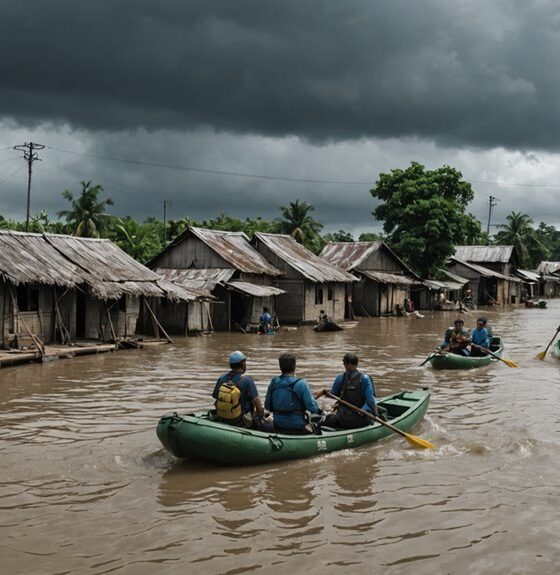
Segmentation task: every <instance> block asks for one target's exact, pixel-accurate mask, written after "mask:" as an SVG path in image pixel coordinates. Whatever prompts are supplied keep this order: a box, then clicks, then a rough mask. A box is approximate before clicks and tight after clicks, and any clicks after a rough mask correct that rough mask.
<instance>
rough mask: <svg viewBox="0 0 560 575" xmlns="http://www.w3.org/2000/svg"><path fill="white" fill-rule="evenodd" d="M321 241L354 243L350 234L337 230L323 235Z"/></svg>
mask: <svg viewBox="0 0 560 575" xmlns="http://www.w3.org/2000/svg"><path fill="white" fill-rule="evenodd" d="M323 241H324V242H325V243H326V242H355V241H356V240H355V239H354V236H353V235H352V234H351V233H350V232H345V231H344V230H338V232H333V233H330V234H323Z"/></svg>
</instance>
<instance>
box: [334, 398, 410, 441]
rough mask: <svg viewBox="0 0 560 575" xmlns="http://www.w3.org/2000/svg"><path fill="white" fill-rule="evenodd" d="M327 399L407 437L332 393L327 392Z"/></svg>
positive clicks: (405, 435)
mask: <svg viewBox="0 0 560 575" xmlns="http://www.w3.org/2000/svg"><path fill="white" fill-rule="evenodd" d="M325 395H326V396H327V397H330V398H331V399H334V400H336V401H338V403H340V404H342V405H345V406H346V407H348V408H350V409H352V410H354V411H355V412H356V413H359V414H360V415H365V416H366V417H369V418H370V419H373V421H376V422H377V423H381V425H384V426H385V427H388V428H389V429H392V430H393V431H394V432H395V433H398V434H399V435H402V436H403V437H407V436H408V434H407V433H405V432H404V431H402V430H401V429H399V428H398V427H395V426H394V425H391V424H390V423H387V422H386V421H383V420H382V419H381V418H380V417H376V416H375V415H373V413H370V412H369V411H365V410H364V409H361V408H359V407H356V406H355V405H352V404H351V403H348V402H347V401H344V399H341V398H340V397H337V396H336V395H333V394H332V393H330V392H328V391H327V393H326V394H325Z"/></svg>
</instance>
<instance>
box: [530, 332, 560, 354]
mask: <svg viewBox="0 0 560 575" xmlns="http://www.w3.org/2000/svg"><path fill="white" fill-rule="evenodd" d="M559 332H560V326H558V329H557V330H556V333H555V334H554V335H553V336H552V339H551V340H550V342H549V344H548V345H547V346H546V349H545V350H544V351H539V353H537V355H536V358H537V359H540V360H541V361H542V360H543V359H544V356H545V355H546V352H547V351H548V348H549V347H550V346H551V345H552V342H553V341H554V340H555V339H556V337H557V336H558V333H559Z"/></svg>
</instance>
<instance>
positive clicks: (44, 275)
mask: <svg viewBox="0 0 560 575" xmlns="http://www.w3.org/2000/svg"><path fill="white" fill-rule="evenodd" d="M0 278H2V279H4V280H5V281H8V282H10V283H12V284H14V285H19V284H42V285H51V286H59V287H67V288H73V287H79V286H84V285H85V286H87V287H88V288H89V290H90V292H91V294H92V295H93V296H95V297H97V298H99V299H104V300H106V299H118V298H120V297H121V296H122V295H123V294H129V295H135V296H139V295H144V296H155V297H168V298H170V299H186V298H187V297H188V299H190V300H194V299H196V297H195V296H194V295H190V296H189V295H188V294H187V293H186V292H185V293H183V291H182V290H177V289H175V286H173V284H169V283H167V284H165V283H162V281H161V278H160V277H159V276H158V275H157V274H155V273H154V272H153V271H151V270H149V269H148V268H147V267H145V266H143V265H142V264H140V263H139V262H137V261H136V260H135V259H133V258H132V257H130V256H129V255H128V254H127V253H125V252H124V251H123V250H121V249H120V248H119V247H118V246H116V245H115V244H114V243H113V242H111V241H110V240H106V239H92V238H78V237H74V236H63V235H57V234H32V233H24V232H14V231H0Z"/></svg>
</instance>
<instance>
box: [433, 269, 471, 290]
mask: <svg viewBox="0 0 560 575" xmlns="http://www.w3.org/2000/svg"><path fill="white" fill-rule="evenodd" d="M439 271H440V272H441V273H442V274H444V275H445V276H447V277H448V278H449V279H450V280H451V281H452V282H454V283H456V284H459V285H461V286H464V285H465V284H468V283H469V280H468V279H467V278H463V277H461V276H458V275H457V274H453V273H451V272H450V271H449V270H445V269H440V270H439ZM453 289H457V288H453Z"/></svg>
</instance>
